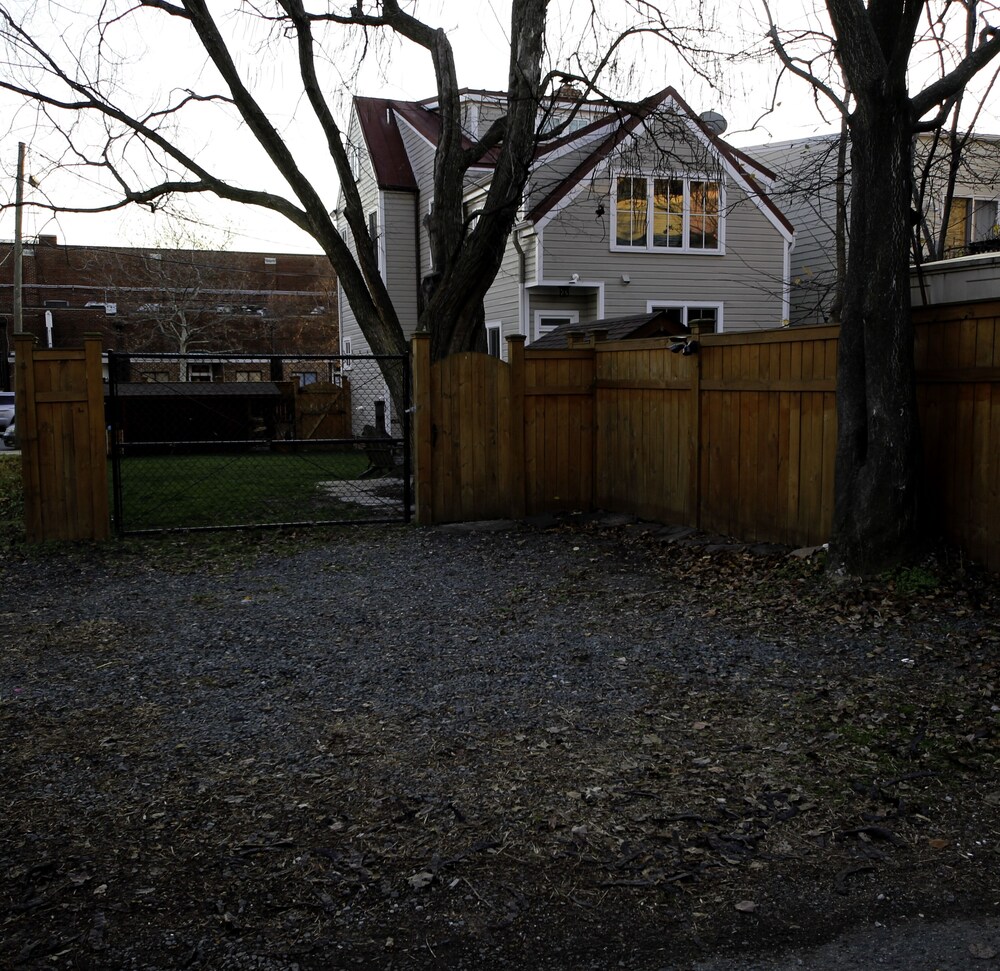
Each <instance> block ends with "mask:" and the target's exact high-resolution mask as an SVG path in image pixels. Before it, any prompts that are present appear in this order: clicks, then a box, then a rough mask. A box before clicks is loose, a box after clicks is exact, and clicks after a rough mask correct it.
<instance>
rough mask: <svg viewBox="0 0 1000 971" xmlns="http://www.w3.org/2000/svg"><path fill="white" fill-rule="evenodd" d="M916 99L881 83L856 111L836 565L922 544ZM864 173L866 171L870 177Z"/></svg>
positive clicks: (896, 557)
mask: <svg viewBox="0 0 1000 971" xmlns="http://www.w3.org/2000/svg"><path fill="white" fill-rule="evenodd" d="M909 107H910V106H909V102H908V100H907V98H906V96H905V92H901V93H900V95H899V97H898V98H895V99H893V98H891V97H886V95H885V93H884V92H878V93H877V94H874V95H873V96H872V97H870V98H868V97H865V96H864V95H862V96H860V97H859V98H858V107H857V109H856V111H855V112H854V114H853V116H852V118H851V162H852V165H851V168H852V171H853V172H854V173H855V178H854V182H853V185H852V188H851V193H852V199H851V248H850V255H849V258H848V268H847V280H846V283H845V291H844V310H843V317H842V322H841V330H840V347H839V355H838V369H839V375H838V395H837V419H838V430H837V465H836V498H835V506H834V521H833V535H832V538H831V554H832V561H833V565H834V566H835V567H843V568H845V569H847V570H848V571H850V572H852V573H871V572H878V571H880V570H883V569H886V568H888V567H891V566H893V565H895V564H897V563H899V562H901V561H903V560H904V559H906V558H908V557H910V556H912V555H913V554H914V553H915V552H916V550H917V548H918V538H919V536H918V526H919V524H918V512H919V496H920V481H921V474H920V473H921V465H922V457H921V448H920V432H919V426H918V418H917V407H916V379H915V372H914V363H913V321H912V319H911V316H910V285H909V247H910V225H909V213H910V198H911V179H912V174H911V171H910V131H911V120H910V112H909ZM862 174H864V175H863V177H861V176H862Z"/></svg>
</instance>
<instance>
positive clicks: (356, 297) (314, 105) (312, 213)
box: [0, 0, 703, 395]
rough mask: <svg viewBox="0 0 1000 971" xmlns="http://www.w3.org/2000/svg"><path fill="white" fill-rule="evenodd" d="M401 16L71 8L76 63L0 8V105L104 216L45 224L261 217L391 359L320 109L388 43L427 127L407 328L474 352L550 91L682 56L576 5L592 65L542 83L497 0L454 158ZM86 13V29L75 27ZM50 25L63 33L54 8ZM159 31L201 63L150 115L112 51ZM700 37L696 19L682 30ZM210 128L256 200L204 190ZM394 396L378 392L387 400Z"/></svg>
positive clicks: (341, 135) (442, 97) (634, 28)
mask: <svg viewBox="0 0 1000 971" xmlns="http://www.w3.org/2000/svg"><path fill="white" fill-rule="evenodd" d="M411 7H415V5H411V4H408V3H405V2H401V0H369V2H368V3H364V2H358V3H354V4H349V3H347V2H343V3H335V2H327V3H317V8H316V9H315V10H311V9H309V8H308V7H307V0H270V2H264V3H260V4H243V5H234V9H233V10H232V11H230V12H229V13H228V14H226V15H225V16H223V15H222V14H221V13H220V14H218V15H217V14H216V10H217V8H216V6H214V5H210V4H209V3H208V2H207V0H139V2H138V3H127V2H126V0H108V2H107V3H104V4H101V5H97V6H90V5H84V6H83V7H82V8H81V10H82V12H81V13H80V14H79V15H78V16H80V17H83V18H87V17H89V18H90V20H89V22H88V23H89V26H88V27H87V31H86V34H85V39H86V42H87V44H88V45H89V46H87V47H86V49H85V53H84V54H83V55H81V54H80V53H79V52H78V49H77V47H74V46H72V44H71V43H69V44H67V48H68V49H67V48H64V47H62V46H61V45H60V44H54V43H53V42H52V41H51V38H45V37H43V36H40V35H39V34H37V33H33V32H32V29H31V27H30V24H28V23H27V22H26V21H25V20H23V18H22V17H21V16H19V12H18V11H17V10H16V9H15V8H13V7H10V6H7V5H6V4H3V3H0V43H3V44H4V45H5V47H6V61H7V63H8V65H9V66H10V68H9V70H8V71H7V72H6V76H5V77H3V78H0V90H5V91H6V92H8V94H10V95H13V96H15V97H16V98H19V99H22V101H23V103H26V104H28V105H31V106H33V107H34V109H35V110H36V111H37V113H38V116H39V117H40V118H41V119H43V120H44V121H45V122H46V123H47V124H49V125H50V126H51V128H52V129H54V130H55V131H57V132H58V133H60V134H61V135H62V137H63V139H64V143H65V148H64V150H63V152H62V154H61V156H60V158H59V159H58V162H59V164H60V165H62V166H64V167H65V166H72V167H74V168H76V169H77V170H78V171H80V172H82V173H83V174H84V175H85V176H86V177H88V178H97V177H98V176H99V175H104V176H106V177H108V179H109V182H108V184H109V186H110V189H111V191H112V192H113V194H114V198H112V199H111V201H109V202H107V203H104V204H101V205H94V206H92V207H87V206H79V205H75V204H67V202H66V201H61V202H56V203H52V208H54V209H60V208H62V209H73V210H75V211H108V210H111V209H115V208H119V207H121V206H123V205H128V204H141V205H147V206H151V207H157V206H160V205H162V204H164V200H169V199H170V198H177V197H182V196H185V195H189V194H202V193H207V194H214V195H215V196H217V197H219V198H222V199H225V200H229V201H231V202H236V203H245V204H249V205H252V206H257V207H261V208H263V209H268V210H270V211H272V212H274V213H277V214H279V215H281V216H283V217H285V218H286V219H288V220H290V221H291V222H292V223H293V224H295V225H296V226H298V227H299V228H300V229H302V230H303V231H304V232H306V233H308V234H309V235H310V236H311V237H312V238H313V239H315V240H316V242H317V243H318V244H319V246H320V247H321V248H322V250H323V252H324V253H325V254H326V255H327V257H328V258H329V259H330V262H331V263H332V265H333V267H334V269H335V270H336V273H337V276H338V278H339V281H340V284H341V286H342V287H343V290H344V292H345V294H346V296H347V299H348V301H349V303H350V305H351V308H352V311H353V313H354V316H355V317H356V318H357V320H358V323H359V326H360V327H361V330H362V332H363V334H364V335H365V338H366V340H367V342H368V344H369V346H370V347H371V348H372V350H373V351H374V352H375V353H377V354H401V353H404V352H405V351H406V349H407V346H406V339H405V335H404V330H403V327H402V326H401V324H400V320H399V317H398V315H397V311H396V308H395V307H394V306H393V303H392V300H391V298H390V295H389V293H388V292H387V289H386V286H385V284H384V282H383V279H382V277H381V275H380V273H379V268H378V263H377V258H376V255H375V247H374V245H373V240H372V239H371V236H370V232H369V223H368V219H367V213H366V212H365V209H364V207H363V204H362V200H361V198H360V195H359V192H358V188H357V184H356V182H355V179H354V177H353V175H352V170H351V146H350V145H349V144H348V141H347V137H346V135H345V131H344V129H343V128H342V125H341V123H340V122H338V120H337V117H338V112H337V110H336V105H335V100H336V93H337V89H338V88H342V87H343V86H344V79H343V78H342V77H340V76H339V75H338V73H337V67H336V65H337V64H338V63H339V62H340V61H341V60H343V58H344V56H345V51H346V50H348V49H351V50H353V51H355V52H358V51H360V52H362V54H367V53H370V52H372V51H377V50H379V45H380V44H384V43H385V42H386V39H391V38H394V39H395V41H396V42H398V43H405V44H409V45H413V46H415V47H417V48H420V49H422V50H423V51H425V52H426V54H427V55H428V56H429V57H430V59H431V61H432V63H433V68H434V74H435V78H436V87H437V91H436V100H437V105H438V108H437V111H438V115H439V118H440V126H441V127H440V138H439V139H438V143H437V146H436V149H435V151H436V155H435V165H434V206H433V210H432V211H431V213H430V216H429V219H430V227H429V229H430V238H431V240H432V246H433V249H434V266H435V270H436V278H435V281H434V286H433V287H432V288H431V289H430V290H429V292H428V293H427V295H426V296H427V299H426V300H425V303H424V306H423V308H422V313H421V318H420V326H421V327H422V328H425V329H427V330H429V331H430V332H431V335H432V355H433V356H434V357H435V358H438V357H442V356H444V355H447V354H449V353H454V352H456V351H461V350H468V349H474V348H479V347H480V346H481V344H482V342H483V341H484V339H485V338H484V332H483V327H482V319H483V318H482V304H483V297H484V295H485V293H486V292H487V290H488V288H489V286H490V285H491V283H492V281H493V280H494V278H495V276H496V274H497V272H498V270H499V267H500V263H501V260H502V257H503V253H504V248H505V245H506V241H507V239H508V236H509V235H510V232H511V229H512V227H513V225H514V222H515V219H516V216H517V212H518V207H519V206H520V204H521V202H522V199H523V194H524V188H525V183H526V181H527V179H528V177H529V172H530V169H531V163H532V159H533V157H534V155H535V151H536V147H537V144H538V141H539V138H540V137H543V136H542V135H541V132H542V131H544V133H545V134H544V137H549V138H557V137H558V136H559V135H560V134H562V133H563V132H564V131H565V130H566V125H567V124H569V123H570V121H571V120H570V119H564V120H563V121H562V122H561V123H560V124H556V125H546V119H545V117H544V116H545V112H544V109H543V106H544V104H545V103H546V99H547V97H548V96H550V95H551V94H552V93H553V92H554V91H556V90H557V89H558V88H559V87H560V86H561V85H562V84H564V83H567V82H575V83H578V84H580V85H581V90H582V94H583V95H584V96H585V97H590V96H597V95H600V94H603V93H604V92H603V91H602V90H601V88H600V87H599V85H598V78H599V77H600V75H601V73H602V72H603V73H606V74H607V73H613V72H614V71H615V70H619V69H620V67H621V53H622V50H623V46H622V45H624V44H625V43H626V42H628V41H631V40H635V39H636V38H639V39H642V38H648V37H665V38H667V39H668V40H670V41H671V42H672V43H674V44H675V47H677V48H679V49H680V50H681V52H682V56H687V57H688V63H691V64H696V63H697V62H698V59H697V58H696V57H694V56H690V55H692V54H693V51H692V50H691V48H690V45H687V46H685V43H683V38H682V37H681V35H680V32H678V31H676V30H675V29H674V28H673V27H672V26H671V24H670V23H669V22H668V20H667V18H665V17H664V15H663V13H662V12H661V10H660V9H659V8H658V7H657V6H655V5H653V4H649V3H647V2H646V0H628V2H627V3H625V4H624V5H623V8H622V9H623V10H624V11H625V15H626V16H627V17H628V18H629V22H628V24H627V25H626V27H625V29H624V30H622V31H620V32H619V33H618V34H617V35H616V36H615V37H613V38H610V39H608V33H607V24H606V23H605V22H604V21H603V20H602V18H601V16H600V15H599V13H598V8H597V5H596V4H584V7H585V9H588V10H589V13H590V15H589V17H586V18H584V19H585V22H586V31H587V33H588V34H589V36H590V38H591V39H592V40H595V41H597V42H598V43H600V45H601V49H599V50H595V51H594V54H593V57H591V58H589V59H588V58H586V57H585V56H584V55H582V54H576V55H574V56H573V59H572V64H568V65H567V66H566V67H565V68H564V69H557V70H550V71H543V60H544V59H545V56H546V33H545V32H546V18H547V8H548V2H547V0H512V3H511V18H510V26H509V43H510V56H509V62H508V77H507V86H506V91H505V94H504V104H503V106H502V109H503V110H502V111H501V112H500V113H499V115H498V117H497V118H496V120H495V121H494V122H493V124H492V125H491V126H490V127H489V128H488V129H487V130H486V131H485V132H484V133H483V134H482V135H481V136H480V137H478V138H477V139H475V140H473V141H472V142H471V143H470V141H469V139H468V138H466V137H464V136H465V134H466V133H465V132H464V131H463V127H462V120H463V119H462V110H461V98H460V93H459V81H458V77H457V74H456V68H455V59H454V55H453V51H452V47H451V43H450V41H449V38H448V35H447V33H446V32H445V30H443V29H440V28H435V27H433V26H431V25H430V24H428V23H425V22H424V21H422V20H420V19H418V18H417V17H416V16H414V15H413V14H412V13H410V12H409V8H411ZM699 8H700V5H699ZM88 9H92V10H94V11H97V13H96V14H94V13H90V14H88V13H87V11H88ZM59 17H60V21H61V22H66V21H67V17H68V14H67V11H66V9H65V8H64V7H63V6H62V5H60V8H59ZM158 18H159V21H158ZM174 24H176V25H180V26H182V27H183V28H184V30H183V31H182V35H181V36H182V37H183V42H184V43H187V44H188V45H190V46H193V47H194V48H195V49H197V50H199V51H202V52H203V53H204V55H205V58H206V63H205V68H204V70H203V71H202V72H200V76H199V77H198V78H197V79H195V80H196V81H197V83H198V84H199V85H201V86H202V89H200V90H196V89H195V87H194V86H193V85H194V83H195V80H192V81H191V82H190V86H188V85H187V84H186V81H187V79H184V80H182V79H180V78H179V79H178V80H177V82H176V84H177V87H176V88H175V89H174V90H173V91H172V92H171V93H170V94H169V95H168V96H166V98H165V100H162V101H160V102H158V103H157V102H155V101H154V100H153V99H152V97H150V98H149V99H148V101H145V100H143V99H142V98H141V97H139V96H136V97H130V96H129V93H130V87H129V84H128V78H127V77H126V72H125V68H126V66H127V65H126V60H125V58H123V56H122V55H121V54H120V53H118V52H119V51H121V50H123V49H126V44H125V42H124V41H123V40H122V36H123V32H124V31H125V30H126V29H127V28H130V26H135V27H136V29H137V30H139V31H140V33H141V36H142V37H144V38H147V39H148V38H153V39H155V38H157V37H158V36H159V35H160V33H163V34H164V36H166V32H167V30H168V28H169V27H170V26H171V25H174ZM702 27H703V24H701V22H700V21H697V18H696V23H695V28H696V29H699V30H700V29H701V28H702ZM241 35H249V36H250V37H251V38H252V40H253V43H256V44H258V45H259V50H258V51H257V52H256V53H257V56H256V57H254V56H248V55H247V52H246V50H245V49H244V48H243V47H241V41H240V40H239V39H238V38H240V37H241ZM173 42H176V41H175V40H174V41H173ZM352 44H353V45H354V46H353V48H350V45H352ZM261 51H263V52H266V56H267V58H268V59H270V60H271V61H275V60H276V59H277V58H278V57H279V55H281V54H282V52H285V53H287V54H288V56H289V57H290V58H292V59H294V63H295V66H296V71H297V78H296V85H297V86H298V90H297V92H295V95H296V100H295V105H296V109H295V110H296V114H299V113H301V114H302V115H305V114H307V113H308V115H309V118H310V121H311V123H312V124H313V125H314V127H315V129H316V130H317V131H318V132H319V133H320V137H321V138H322V141H323V144H324V147H325V150H326V156H325V158H324V160H323V162H324V164H323V165H312V166H309V165H308V164H307V163H308V162H309V161H311V159H308V158H306V155H305V153H302V152H297V151H296V150H295V148H294V146H293V143H292V141H291V139H290V137H289V133H288V131H287V130H286V129H285V127H284V125H283V121H281V120H279V114H278V113H276V109H275V108H274V106H273V105H271V104H270V103H269V94H270V88H269V84H268V83H267V81H268V79H266V78H263V77H261V71H262V70H263V69H262V67H261V62H262V58H261V57H260V52H261ZM358 56H360V55H358ZM348 80H350V79H348ZM206 85H207V87H205V86H206ZM291 96H292V92H291V91H289V92H287V93H286V98H285V101H286V103H287V101H289V100H292V97H291ZM150 105H151V106H150ZM219 113H222V114H228V115H230V116H232V117H235V118H236V119H237V120H238V122H239V125H240V126H241V128H242V129H243V130H244V131H246V132H249V134H250V135H251V136H252V138H253V140H254V141H255V142H256V144H257V145H258V146H259V147H260V148H262V149H263V151H264V153H265V154H266V157H267V159H268V160H269V162H270V164H271V165H272V166H273V168H274V170H275V172H276V177H275V178H273V179H270V180H269V182H268V185H267V187H266V188H251V187H247V186H245V185H243V184H242V183H241V182H240V180H239V177H231V176H230V177H224V176H223V175H221V174H219V172H218V170H216V169H214V168H213V167H212V164H211V162H210V161H209V154H210V153H209V152H208V151H207V150H199V147H198V146H197V145H194V144H193V143H192V142H191V140H190V139H187V138H185V137H184V133H183V131H182V129H181V122H182V120H183V119H184V118H186V117H187V116H189V115H191V116H196V117H205V116H208V115H211V116H212V117H215V116H216V115H218V114H219ZM540 117H541V121H542V123H541V125H540V124H539V119H540ZM90 118H94V119H96V123H97V124H96V126H95V127H92V128H88V127H86V125H85V122H86V121H87V120H88V119H90ZM95 131H99V132H100V137H96V136H95V134H94V133H95ZM203 148H205V149H207V148H208V146H203ZM486 156H490V158H491V161H492V177H491V179H490V182H489V185H488V187H487V190H486V196H485V199H484V200H483V202H482V205H481V206H480V207H479V208H478V210H477V212H476V213H475V216H476V217H477V218H476V219H475V220H474V222H473V221H471V220H470V217H469V214H468V213H467V212H466V211H465V208H464V206H463V201H464V199H463V196H464V193H465V190H466V188H467V185H468V175H469V170H470V169H471V168H472V167H473V166H475V165H476V163H478V162H480V161H481V160H482V159H483V158H484V157H486ZM308 169H311V173H312V174H309V172H308V171H307V170H308ZM335 183H339V186H340V189H341V193H342V203H341V209H342V212H341V214H340V215H341V217H342V218H343V219H344V221H345V222H346V225H347V227H348V229H349V235H350V237H351V238H352V241H353V246H352V245H349V242H348V239H346V238H345V237H344V236H342V235H341V233H340V232H338V229H337V224H336V221H335V218H334V216H333V215H332V213H331V209H332V205H331V199H330V195H329V188H330V185H331V184H335ZM393 380H395V379H393ZM399 390H400V389H399V388H398V387H393V392H394V395H395V394H398V392H399Z"/></svg>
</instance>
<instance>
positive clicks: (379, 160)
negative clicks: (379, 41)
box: [354, 87, 794, 240]
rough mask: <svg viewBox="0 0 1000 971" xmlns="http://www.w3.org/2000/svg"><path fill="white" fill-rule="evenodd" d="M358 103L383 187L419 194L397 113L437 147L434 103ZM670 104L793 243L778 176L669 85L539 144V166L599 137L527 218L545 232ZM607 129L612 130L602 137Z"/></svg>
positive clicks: (491, 160) (483, 164)
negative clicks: (773, 185) (770, 191)
mask: <svg viewBox="0 0 1000 971" xmlns="http://www.w3.org/2000/svg"><path fill="white" fill-rule="evenodd" d="M354 104H355V110H356V112H357V117H358V121H359V124H360V126H361V131H362V134H363V137H364V139H365V144H366V145H367V147H368V152H369V155H370V157H371V160H372V167H373V169H374V171H375V178H376V181H377V183H378V187H379V189H382V190H392V189H395V190H400V191H406V192H416V191H417V189H418V186H417V180H416V178H415V176H414V174H413V169H412V167H411V165H410V160H409V156H408V155H407V152H406V147H405V145H404V143H403V138H402V136H401V134H400V130H399V122H398V119H397V115H398V118H399V119H402V120H403V121H405V122H406V123H407V124H408V125H409V126H410V127H412V128H413V129H414V131H416V132H417V133H418V134H419V135H420V136H421V137H423V138H425V139H426V140H427V141H428V142H429V143H430V144H431V145H436V144H437V143H438V140H439V139H440V136H441V120H440V117H439V116H438V114H437V112H436V110H434V109H435V108H436V104H435V102H434V101H423V102H416V101H397V100H390V99H386V98H362V97H357V98H355V99H354ZM666 105H672V106H673V107H674V108H675V109H676V111H677V114H678V116H679V117H680V118H682V119H683V120H684V122H685V123H686V124H687V125H688V127H689V128H690V130H691V132H692V134H693V135H694V136H695V137H696V138H697V139H698V140H699V141H700V142H701V143H702V144H703V145H704V146H705V147H706V148H707V149H708V150H709V151H710V152H712V154H714V155H715V156H716V157H717V158H718V159H719V161H720V164H721V165H722V167H723V169H724V170H725V171H726V173H727V174H728V175H729V176H730V178H732V179H733V181H734V182H736V183H737V184H738V185H740V186H741V187H742V188H743V190H744V191H745V192H746V194H747V196H748V197H749V198H750V199H751V201H753V203H754V204H755V205H756V206H757V207H758V208H759V209H760V210H761V212H762V213H763V214H764V215H765V217H766V218H767V219H768V220H769V221H770V222H771V223H772V225H774V227H775V228H776V229H777V230H778V232H779V233H781V235H782V236H784V237H785V238H786V239H788V240H790V239H792V237H793V236H794V229H793V227H792V224H791V223H790V222H789V221H788V219H787V218H786V217H785V215H784V214H783V213H782V212H781V210H780V209H779V208H778V207H777V205H775V203H774V202H773V200H771V199H770V198H769V197H768V196H767V194H766V192H765V191H764V189H763V187H762V185H761V182H762V181H763V182H766V183H768V184H769V183H770V182H772V181H773V180H774V178H775V176H774V173H772V172H770V171H769V170H768V169H767V168H765V167H764V166H763V165H761V164H760V163H758V162H756V161H755V160H754V159H752V158H751V157H750V156H748V155H746V154H745V153H744V152H742V151H740V150H739V149H736V148H734V147H733V146H732V145H730V144H729V143H728V142H726V141H724V140H723V139H722V138H720V137H719V136H718V135H716V134H715V133H714V132H713V131H712V130H711V129H710V128H709V127H708V126H707V125H706V124H705V123H704V122H703V121H702V120H701V119H700V118H699V117H698V116H697V115H696V114H695V113H694V112H693V111H692V110H691V108H690V106H689V105H688V104H687V102H685V101H684V99H683V98H682V97H681V96H680V95H679V94H678V93H677V91H676V90H675V89H674V88H672V87H666V88H664V89H663V90H662V91H659V92H657V93H656V94H654V95H651V96H650V97H648V98H646V99H645V100H643V101H641V102H639V104H637V105H636V106H635V107H634V108H632V109H626V108H623V107H619V108H616V109H614V110H612V111H609V112H608V113H606V114H604V115H601V116H600V117H598V118H595V119H594V120H593V121H591V122H589V123H588V124H586V125H584V126H583V127H581V128H579V129H577V130H576V131H574V132H572V133H571V134H569V135H566V136H563V137H562V138H558V139H554V140H552V141H551V142H547V143H543V144H542V145H540V146H539V147H538V149H537V151H536V153H535V164H536V165H541V164H544V162H545V161H546V160H547V159H552V158H556V157H558V156H559V155H560V154H562V153H563V152H565V151H568V150H571V149H572V148H574V147H577V146H586V145H587V143H588V142H589V141H593V140H594V139H595V138H600V139H601V140H600V141H599V143H598V144H597V145H596V147H595V148H594V149H593V150H592V151H591V152H590V153H589V154H588V155H586V157H585V158H583V159H582V160H581V162H580V163H579V164H578V165H577V166H576V167H575V168H574V169H573V170H572V171H571V172H570V173H569V174H568V175H567V176H566V177H565V178H563V179H562V180H560V182H558V183H557V184H556V185H555V186H554V187H553V188H552V189H551V190H550V191H549V192H548V193H547V194H546V195H545V196H544V197H543V198H542V199H541V200H539V201H538V202H537V203H536V204H535V205H534V206H532V208H531V210H530V211H529V212H528V214H527V216H526V220H527V221H528V222H530V223H535V224H536V228H541V227H542V225H544V223H545V222H547V221H548V220H549V219H551V218H552V216H553V215H554V214H555V213H556V212H557V211H558V209H559V208H560V207H561V206H562V205H563V204H565V203H566V202H567V201H569V200H570V199H571V198H572V196H573V195H574V194H575V192H576V191H577V190H578V189H579V187H580V186H581V185H582V183H583V181H584V179H586V177H587V176H588V175H589V174H590V173H591V172H593V171H594V169H595V168H596V167H597V166H598V165H600V164H601V163H602V162H604V161H605V160H606V159H607V158H608V157H609V156H610V155H611V153H612V152H613V151H614V149H615V148H616V147H617V146H618V145H620V144H621V143H622V141H623V140H624V139H625V138H627V137H628V136H629V135H630V134H631V133H632V132H634V131H635V130H636V128H638V127H639V126H640V125H641V124H643V123H644V122H645V120H646V119H647V118H649V117H650V115H652V114H653V112H654V111H656V110H657V109H659V108H661V107H663V106H666ZM604 129H609V131H608V133H607V134H606V135H605V136H604V137H603V138H601V134H602V132H603V131H604ZM463 143H464V145H465V146H466V147H471V145H472V142H471V141H470V140H469V139H468V138H463ZM498 155H499V152H498V150H497V149H493V150H491V151H490V152H488V153H486V154H485V155H484V156H483V158H482V159H481V160H480V161H479V162H478V163H477V165H476V167H477V168H483V169H489V168H492V166H493V165H494V164H495V163H496V160H497V157H498Z"/></svg>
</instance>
